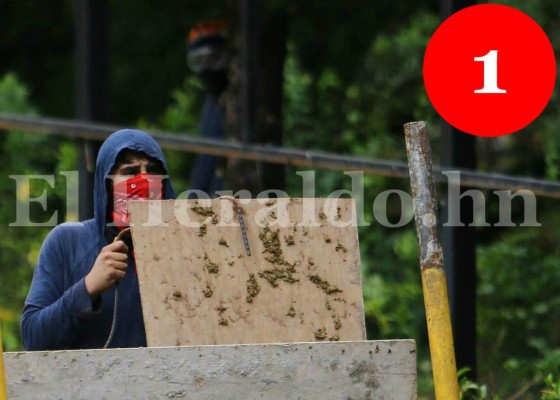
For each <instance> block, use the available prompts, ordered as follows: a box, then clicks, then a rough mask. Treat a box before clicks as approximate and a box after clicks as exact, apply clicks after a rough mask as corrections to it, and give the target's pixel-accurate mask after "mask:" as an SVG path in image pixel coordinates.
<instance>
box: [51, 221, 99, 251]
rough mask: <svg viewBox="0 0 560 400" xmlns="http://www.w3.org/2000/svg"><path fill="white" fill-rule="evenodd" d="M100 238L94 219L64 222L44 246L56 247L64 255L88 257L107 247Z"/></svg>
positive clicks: (52, 233) (55, 228) (56, 227)
mask: <svg viewBox="0 0 560 400" xmlns="http://www.w3.org/2000/svg"><path fill="white" fill-rule="evenodd" d="M104 241H105V239H104V238H102V237H100V234H99V232H98V231H97V225H96V223H95V220H94V219H89V220H87V221H83V222H64V223H62V224H60V225H57V226H55V227H54V228H53V229H52V230H51V231H50V232H49V234H48V235H47V237H46V239H45V242H44V244H43V246H48V247H50V246H56V247H58V248H59V249H60V250H61V251H63V252H64V253H67V252H70V253H74V255H78V254H80V255H82V256H85V255H87V254H88V253H89V252H90V251H92V250H95V254H97V253H98V252H99V249H101V247H103V246H104V245H105V243H104Z"/></svg>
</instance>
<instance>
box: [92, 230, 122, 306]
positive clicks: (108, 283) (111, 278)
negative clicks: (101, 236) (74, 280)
mask: <svg viewBox="0 0 560 400" xmlns="http://www.w3.org/2000/svg"><path fill="white" fill-rule="evenodd" d="M127 252H128V247H127V246H126V244H124V242H123V241H122V240H117V241H115V242H113V243H111V244H108V245H107V246H105V247H103V249H101V252H100V253H99V255H98V256H97V259H96V260H95V264H93V268H92V269H91V271H90V272H89V274H87V275H86V278H85V283H86V289H87V291H88V293H89V295H90V296H91V298H92V299H95V298H96V297H97V296H99V295H100V294H101V293H103V292H105V291H106V290H108V289H109V288H111V287H112V286H113V285H114V284H115V282H117V281H119V280H121V279H122V278H124V275H125V273H126V272H125V271H126V268H127V260H128V255H127Z"/></svg>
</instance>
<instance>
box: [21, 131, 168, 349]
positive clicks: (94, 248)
mask: <svg viewBox="0 0 560 400" xmlns="http://www.w3.org/2000/svg"><path fill="white" fill-rule="evenodd" d="M125 149H130V150H134V151H141V152H144V153H145V154H147V155H148V156H150V157H152V158H155V159H157V160H159V161H161V162H162V164H163V166H164V168H165V170H166V171H168V169H167V164H166V162H165V159H164V156H163V152H162V151H161V148H160V147H159V145H158V144H157V143H156V141H155V140H154V139H153V138H152V137H151V136H149V135H147V134H146V133H144V132H141V131H138V130H132V129H123V130H120V131H117V132H115V133H113V134H112V135H111V136H109V137H108V138H107V140H106V141H105V142H104V143H103V145H102V146H101V149H100V150H99V155H98V157H97V165H96V171H95V188H94V218H93V219H90V220H87V221H84V222H79V223H63V224H61V225H58V226H57V227H55V228H54V229H53V230H52V231H51V232H50V233H49V234H48V235H47V237H46V239H45V241H44V243H43V246H42V247H41V251H40V253H39V259H38V261H37V265H36V267H35V272H34V274H33V281H32V283H31V288H30V289H29V294H28V295H27V299H26V301H25V307H24V309H23V315H22V321H21V335H22V339H23V345H24V347H25V348H26V349H27V350H60V349H87V348H102V347H103V346H104V344H105V342H106V341H107V338H108V336H109V332H110V330H111V322H112V319H113V306H114V297H115V289H109V290H108V291H106V292H104V293H102V294H101V295H100V296H99V297H98V298H97V300H96V301H95V302H92V300H91V297H90V295H89V294H88V292H87V290H86V286H85V276H86V275H87V274H88V273H89V271H90V270H91V269H92V267H93V264H94V263H95V260H96V258H97V256H98V255H99V252H100V251H101V249H102V248H103V247H105V246H106V245H108V244H109V243H111V242H112V241H113V238H114V236H115V234H116V232H115V231H114V229H115V228H113V231H111V229H110V228H109V227H107V223H106V216H107V209H108V207H107V205H108V198H109V197H108V195H107V190H106V187H107V186H106V180H107V179H108V178H107V176H108V175H109V174H110V171H111V169H112V168H113V166H114V164H115V161H116V159H117V156H118V154H119V153H120V152H121V151H122V150H125ZM163 191H164V192H163V193H164V198H165V199H173V198H175V194H174V192H173V188H172V186H171V182H170V181H169V179H164V181H163ZM118 290H119V301H118V309H117V316H118V317H117V324H116V328H115V333H114V337H113V339H112V341H111V344H110V347H115V348H117V347H140V346H146V333H145V330H144V320H143V317H142V307H141V304H140V292H139V288H138V276H137V275H136V267H135V264H134V259H133V257H132V256H131V255H130V253H129V258H128V269H127V273H126V275H125V277H124V279H122V280H121V281H120V282H119V286H118Z"/></svg>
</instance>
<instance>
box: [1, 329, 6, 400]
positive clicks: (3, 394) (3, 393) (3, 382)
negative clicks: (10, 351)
mask: <svg viewBox="0 0 560 400" xmlns="http://www.w3.org/2000/svg"><path fill="white" fill-rule="evenodd" d="M6 386H7V385H6V373H5V371H4V352H3V350H2V327H1V326H0V400H7V399H8V390H7V388H6Z"/></svg>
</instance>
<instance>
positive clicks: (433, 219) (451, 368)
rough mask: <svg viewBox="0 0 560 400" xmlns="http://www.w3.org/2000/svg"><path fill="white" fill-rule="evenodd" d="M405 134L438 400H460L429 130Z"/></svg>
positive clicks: (408, 129)
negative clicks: (439, 232)
mask: <svg viewBox="0 0 560 400" xmlns="http://www.w3.org/2000/svg"><path fill="white" fill-rule="evenodd" d="M404 133H405V140H406V150H407V156H408V170H409V173H410V185H411V188H412V197H413V202H412V204H413V206H414V217H415V222H416V233H417V236H418V243H419V245H420V271H421V274H422V291H423V293H424V307H425V309H426V322H427V325H428V338H429V341H430V357H431V360H432V373H433V376H434V388H435V392H436V400H459V382H458V379H457V365H456V364H455V350H454V348H453V332H452V330H451V315H450V313H449V300H448V298H447V283H446V281H445V272H444V270H443V251H442V249H441V244H440V241H439V234H438V230H437V201H436V195H435V187H434V178H433V175H432V162H431V149H430V140H429V136H428V129H427V126H426V123H425V122H411V123H408V124H405V126H404Z"/></svg>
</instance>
